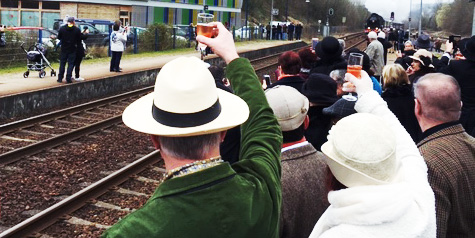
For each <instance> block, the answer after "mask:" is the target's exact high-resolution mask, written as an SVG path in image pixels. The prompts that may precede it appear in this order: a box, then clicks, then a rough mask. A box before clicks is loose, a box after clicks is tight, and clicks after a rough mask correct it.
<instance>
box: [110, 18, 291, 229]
mask: <svg viewBox="0 0 475 238" xmlns="http://www.w3.org/2000/svg"><path fill="white" fill-rule="evenodd" d="M213 25H214V27H215V28H216V29H217V30H218V32H219V33H218V35H217V36H216V37H215V38H212V39H211V38H206V37H203V36H198V37H197V40H198V41H200V42H201V43H204V44H206V45H208V46H209V47H211V48H212V49H213V51H214V52H215V53H216V54H218V55H219V56H220V57H221V58H223V60H225V61H226V63H227V64H228V66H227V69H226V77H227V78H228V79H230V81H231V84H232V86H233V89H234V91H235V93H236V95H237V96H238V97H237V96H234V95H232V94H229V93H227V92H224V91H222V90H219V89H216V87H215V86H214V80H213V77H212V76H211V74H210V73H209V71H208V70H207V68H206V66H204V64H203V63H202V62H201V61H199V60H198V59H197V58H179V59H176V60H173V61H171V62H169V63H167V64H166V65H165V66H164V67H163V68H162V70H161V71H160V73H159V75H158V76H157V82H156V85H155V91H154V92H153V93H151V94H149V95H147V96H144V97H143V98H141V99H138V100H137V101H136V102H134V103H132V104H131V105H130V106H129V107H128V108H127V109H126V110H125V111H124V114H123V120H124V123H125V124H126V125H127V126H129V127H131V128H132V129H134V130H137V131H140V132H144V133H147V134H151V135H152V141H153V142H154V144H155V146H156V147H157V149H160V153H161V155H162V157H163V159H164V162H165V166H166V169H167V172H168V174H167V177H166V179H165V181H164V182H163V183H162V184H161V185H160V186H159V187H158V188H157V190H156V191H155V193H154V194H153V195H152V197H151V198H150V199H149V201H148V202H147V203H146V204H145V205H144V206H143V207H142V208H141V209H139V210H137V211H135V212H133V213H132V214H130V215H128V216H127V217H125V218H124V219H122V220H120V221H119V222H118V223H117V224H115V225H114V226H112V227H111V228H110V229H109V230H107V231H106V232H105V233H104V234H103V237H128V238H130V237H147V238H148V237H278V234H279V232H278V228H279V215H280V207H281V185H280V173H281V167H280V148H281V144H282V135H281V131H280V128H279V124H278V123H277V120H276V119H275V117H274V114H273V112H272V110H271V109H270V107H269V105H268V103H267V100H266V97H265V95H264V92H263V91H262V89H261V85H260V83H259V81H258V78H257V76H256V74H255V72H254V69H253V68H252V66H251V65H250V63H249V61H248V60H247V59H243V58H239V56H238V54H237V51H236V48H235V46H234V42H233V39H232V35H231V34H230V33H229V31H227V30H226V28H225V27H224V26H223V25H222V24H221V23H213ZM184 66H185V67H186V70H183V67H184ZM151 109H152V110H151ZM242 123H244V124H242ZM239 124H242V126H241V129H242V139H241V140H242V142H241V153H240V159H239V161H238V162H236V163H235V164H233V165H232V166H231V165H230V164H228V163H225V162H223V161H222V160H221V159H220V156H219V143H220V142H221V141H222V139H223V138H224V135H225V131H226V130H227V129H229V128H232V127H234V126H236V125H239Z"/></svg>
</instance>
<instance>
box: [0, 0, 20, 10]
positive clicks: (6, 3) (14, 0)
mask: <svg viewBox="0 0 475 238" xmlns="http://www.w3.org/2000/svg"><path fill="white" fill-rule="evenodd" d="M2 7H11V8H18V0H2Z"/></svg>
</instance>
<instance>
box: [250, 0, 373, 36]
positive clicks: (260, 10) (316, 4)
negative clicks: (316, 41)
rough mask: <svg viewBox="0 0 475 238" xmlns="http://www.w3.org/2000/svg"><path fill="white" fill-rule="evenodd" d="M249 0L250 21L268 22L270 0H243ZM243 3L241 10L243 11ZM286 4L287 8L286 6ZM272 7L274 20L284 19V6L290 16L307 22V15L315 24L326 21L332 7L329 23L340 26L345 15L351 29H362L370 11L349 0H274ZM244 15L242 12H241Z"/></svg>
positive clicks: (311, 23) (346, 24) (310, 22)
mask: <svg viewBox="0 0 475 238" xmlns="http://www.w3.org/2000/svg"><path fill="white" fill-rule="evenodd" d="M244 1H249V16H250V21H254V22H255V23H266V24H267V23H268V22H269V21H270V9H271V0H244ZM245 4H246V3H244V4H243V8H242V10H243V11H245V10H246V9H245V7H244V6H245ZM287 6H288V8H287ZM274 8H277V9H279V15H278V16H275V17H274V19H275V20H276V21H284V20H285V13H286V8H287V9H288V10H287V14H288V16H289V17H290V18H292V19H295V20H297V21H300V22H302V23H304V24H306V23H307V16H308V21H309V24H310V25H317V24H318V20H321V22H322V24H324V23H325V22H326V18H327V13H328V9H329V8H333V9H334V10H335V11H334V13H335V14H334V15H333V16H332V17H330V19H329V20H330V25H332V26H341V25H343V23H342V18H343V17H346V23H345V24H344V25H345V26H348V27H349V28H353V29H355V30H356V29H363V28H364V24H365V22H366V19H367V18H368V17H369V15H370V13H369V12H368V10H367V9H366V7H365V6H364V5H361V4H356V3H352V2H351V1H350V0H310V2H309V3H307V2H306V1H305V0H274ZM242 16H244V13H243V14H242Z"/></svg>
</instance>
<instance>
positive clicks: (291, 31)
mask: <svg viewBox="0 0 475 238" xmlns="http://www.w3.org/2000/svg"><path fill="white" fill-rule="evenodd" d="M294 30H295V25H294V23H293V22H291V23H290V24H289V27H287V33H288V34H289V40H290V41H293V40H294Z"/></svg>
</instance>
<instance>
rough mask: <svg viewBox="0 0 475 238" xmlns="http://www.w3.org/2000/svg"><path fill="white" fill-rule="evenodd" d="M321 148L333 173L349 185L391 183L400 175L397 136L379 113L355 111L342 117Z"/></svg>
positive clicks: (341, 181) (344, 183)
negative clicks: (376, 114)
mask: <svg viewBox="0 0 475 238" xmlns="http://www.w3.org/2000/svg"><path fill="white" fill-rule="evenodd" d="M322 152H323V153H324V154H325V155H326V157H325V162H326V163H327V165H328V167H330V170H331V171H332V174H333V175H334V176H335V178H336V179H337V180H338V181H339V182H340V183H342V184H343V185H345V186H347V187H356V186H365V185H383V184H389V183H393V182H395V181H397V180H398V178H399V172H400V169H399V167H400V163H399V162H398V161H397V159H396V137H395V135H394V133H393V132H392V131H391V129H390V128H389V126H388V125H387V124H386V123H385V122H384V121H383V119H382V118H380V117H378V116H375V115H372V114H369V113H355V114H352V115H350V116H347V117H345V118H343V119H341V120H340V121H338V123H337V124H336V125H335V126H333V127H332V129H331V130H330V132H329V135H328V141H327V142H325V143H324V144H323V145H322Z"/></svg>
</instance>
